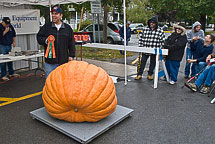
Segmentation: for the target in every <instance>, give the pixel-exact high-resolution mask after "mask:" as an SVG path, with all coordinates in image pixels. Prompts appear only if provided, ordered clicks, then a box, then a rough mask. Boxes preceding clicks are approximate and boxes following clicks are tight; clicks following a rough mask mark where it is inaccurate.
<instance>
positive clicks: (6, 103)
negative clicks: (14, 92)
mask: <svg viewBox="0 0 215 144" xmlns="http://www.w3.org/2000/svg"><path fill="white" fill-rule="evenodd" d="M41 94H42V91H40V92H37V93H34V94H30V95H26V96H23V97H20V98H8V101H7V102H4V103H1V104H0V106H5V105H8V104H11V103H14V102H17V101H21V100H24V99H28V98H32V97H35V96H39V95H41ZM5 100H6V99H5ZM0 101H1V99H0ZM2 101H3V98H2Z"/></svg>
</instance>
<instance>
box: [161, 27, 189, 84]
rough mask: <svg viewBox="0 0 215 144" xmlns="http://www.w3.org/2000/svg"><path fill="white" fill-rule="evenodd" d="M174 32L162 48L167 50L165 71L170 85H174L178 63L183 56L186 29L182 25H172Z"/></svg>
mask: <svg viewBox="0 0 215 144" xmlns="http://www.w3.org/2000/svg"><path fill="white" fill-rule="evenodd" d="M173 29H174V30H175V31H174V33H172V34H171V35H170V36H169V37H168V38H167V40H166V41H165V43H164V48H166V49H168V50H169V51H168V55H167V57H166V62H165V65H166V69H167V72H168V75H169V77H170V84H172V85H173V84H175V82H176V81H177V77H178V71H179V67H180V62H181V60H182V58H183V55H184V49H185V46H186V43H187V36H186V34H185V33H186V29H185V25H184V24H183V23H180V24H178V25H174V26H173Z"/></svg>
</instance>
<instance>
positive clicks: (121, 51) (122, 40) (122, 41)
mask: <svg viewBox="0 0 215 144" xmlns="http://www.w3.org/2000/svg"><path fill="white" fill-rule="evenodd" d="M120 39H121V43H122V45H124V39H123V38H121V37H120ZM126 45H128V39H127V40H126ZM119 51H120V53H121V54H122V55H124V54H125V52H124V51H123V50H119Z"/></svg>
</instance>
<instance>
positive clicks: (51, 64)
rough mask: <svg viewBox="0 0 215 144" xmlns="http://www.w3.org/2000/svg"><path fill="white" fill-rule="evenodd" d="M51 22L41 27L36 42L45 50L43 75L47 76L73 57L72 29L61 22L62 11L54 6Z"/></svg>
mask: <svg viewBox="0 0 215 144" xmlns="http://www.w3.org/2000/svg"><path fill="white" fill-rule="evenodd" d="M51 13H52V22H50V23H47V24H45V25H44V26H43V27H41V29H40V31H39V32H38V34H37V41H38V43H39V44H41V45H43V46H44V48H45V73H46V78H47V77H48V75H49V74H50V73H51V72H52V71H53V70H54V69H55V68H57V67H58V66H59V65H61V64H64V63H67V62H68V61H71V60H73V59H74V57H75V41H74V33H73V30H72V28H71V27H70V26H69V25H68V24H65V23H63V22H62V21H61V19H62V16H63V14H62V9H61V8H60V7H58V6H55V7H54V8H53V9H52V10H51Z"/></svg>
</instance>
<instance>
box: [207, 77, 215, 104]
mask: <svg viewBox="0 0 215 144" xmlns="http://www.w3.org/2000/svg"><path fill="white" fill-rule="evenodd" d="M214 89H215V81H214V82H213V83H212V85H211V90H210V93H209V94H208V96H209V97H210V96H211V94H212V92H213V91H214ZM214 102H215V97H214V98H213V99H212V100H211V103H214Z"/></svg>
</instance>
